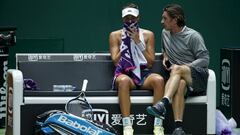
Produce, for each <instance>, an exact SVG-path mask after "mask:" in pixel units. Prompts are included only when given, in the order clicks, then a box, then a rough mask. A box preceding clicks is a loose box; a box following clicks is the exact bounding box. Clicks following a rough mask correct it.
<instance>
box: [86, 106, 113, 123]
mask: <svg viewBox="0 0 240 135" xmlns="http://www.w3.org/2000/svg"><path fill="white" fill-rule="evenodd" d="M90 111H91V110H90V109H86V110H84V111H83V112H82V113H83V115H84V114H86V116H87V115H91V113H89V112H90ZM92 112H93V117H92V118H93V120H96V121H100V122H102V123H106V124H109V112H108V110H106V109H92Z"/></svg>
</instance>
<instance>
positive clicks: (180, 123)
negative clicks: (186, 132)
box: [175, 120, 183, 128]
mask: <svg viewBox="0 0 240 135" xmlns="http://www.w3.org/2000/svg"><path fill="white" fill-rule="evenodd" d="M175 126H176V128H182V126H183V122H182V120H175Z"/></svg>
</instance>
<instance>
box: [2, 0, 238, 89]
mask: <svg viewBox="0 0 240 135" xmlns="http://www.w3.org/2000/svg"><path fill="white" fill-rule="evenodd" d="M128 2H134V3H136V4H138V5H139V7H140V14H141V23H140V26H141V27H143V28H147V29H150V30H152V31H153V32H154V33H155V37H156V51H157V52H160V48H161V47H160V35H161V29H162V27H161V25H160V19H161V14H162V8H163V7H164V5H166V4H168V3H178V4H181V5H182V6H183V8H184V9H185V14H186V18H187V20H186V21H187V25H188V26H189V27H192V28H194V29H195V30H197V31H199V32H200V33H201V34H202V35H203V37H204V39H205V43H206V46H207V48H208V49H209V51H210V57H211V61H210V68H211V69H213V70H214V71H215V73H216V75H217V83H218V84H219V75H220V73H219V72H220V71H219V65H220V64H219V61H220V48H223V47H240V36H239V32H240V17H239V13H240V10H239V6H240V1H238V0H221V1H219V0H184V1H183V0H182V1H179V0H175V1H174V0H164V1H163V0H135V1H128V0H85V1H84V0H1V3H0V26H6V25H13V26H17V28H18V30H17V38H18V39H19V41H20V40H21V42H20V43H17V45H16V46H15V47H12V48H11V49H10V51H11V50H13V53H11V55H10V59H11V60H12V58H14V53H15V52H29V50H34V51H33V52H75V53H82V52H107V51H108V36H109V33H110V32H111V31H113V30H117V29H119V28H121V26H122V23H121V9H122V6H124V5H125V4H126V3H128ZM26 39H30V40H34V39H36V40H35V41H34V42H32V45H31V43H30V44H29V41H26ZM49 39H50V40H51V41H52V40H56V42H54V44H52V42H47V41H49ZM39 40H44V41H45V42H44V44H41V43H42V42H41V43H40V44H39V43H36V42H37V41H39ZM23 41H26V44H27V45H26V44H25V43H24V42H23ZM58 42H59V44H56V43H58ZM29 46H31V47H32V48H34V49H32V48H31V47H29ZM48 46H51V47H48ZM36 48H39V49H36ZM55 48H58V49H56V50H54V49H55ZM61 48H63V49H61ZM48 49H49V50H48ZM16 50H17V51H16ZM10 63H11V61H10ZM10 66H11V65H10ZM217 89H219V86H218V87H217Z"/></svg>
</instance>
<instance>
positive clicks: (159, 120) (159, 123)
mask: <svg viewBox="0 0 240 135" xmlns="http://www.w3.org/2000/svg"><path fill="white" fill-rule="evenodd" d="M154 126H162V119H160V118H157V117H155V119H154Z"/></svg>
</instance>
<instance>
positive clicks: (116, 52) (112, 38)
mask: <svg viewBox="0 0 240 135" xmlns="http://www.w3.org/2000/svg"><path fill="white" fill-rule="evenodd" d="M117 34H118V33H117V31H115V32H111V33H110V35H109V51H110V54H111V58H112V61H113V63H114V65H115V66H116V65H117V64H118V61H119V59H120V54H121V53H120V48H119V46H120V45H119V44H120V43H119V40H118V35H117Z"/></svg>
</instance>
